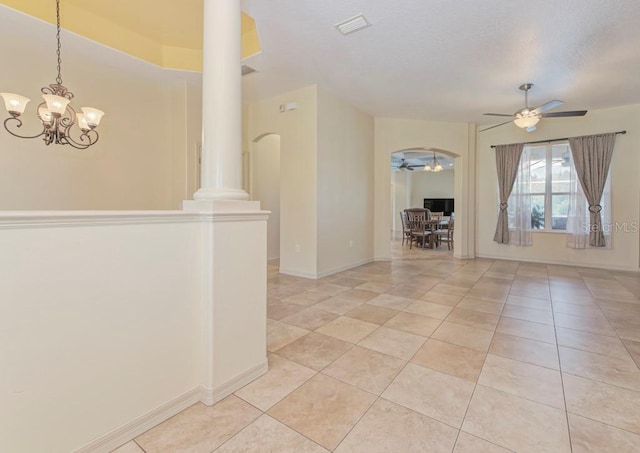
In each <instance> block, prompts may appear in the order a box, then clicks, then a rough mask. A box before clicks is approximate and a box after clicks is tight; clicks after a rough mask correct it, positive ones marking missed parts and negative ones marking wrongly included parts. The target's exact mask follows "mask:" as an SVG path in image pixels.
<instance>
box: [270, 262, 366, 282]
mask: <svg viewBox="0 0 640 453" xmlns="http://www.w3.org/2000/svg"><path fill="white" fill-rule="evenodd" d="M373 261H375V260H374V259H373V258H367V259H365V260H362V261H358V262H356V263H351V264H346V265H344V266H340V267H336V268H333V269H329V270H327V271H323V272H316V273H315V274H314V273H311V272H299V271H294V270H291V269H286V268H282V267H281V268H280V273H281V274H285V275H291V276H293V277H302V278H310V279H313V280H317V279H319V278H324V277H328V276H329V275H333V274H337V273H338V272H343V271H347V270H349V269H353V268H354V267H358V266H363V265H365V264H369V263H372V262H373Z"/></svg>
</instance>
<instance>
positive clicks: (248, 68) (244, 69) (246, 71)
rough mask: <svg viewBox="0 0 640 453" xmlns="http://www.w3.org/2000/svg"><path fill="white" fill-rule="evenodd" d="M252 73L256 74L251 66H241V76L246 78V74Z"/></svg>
mask: <svg viewBox="0 0 640 453" xmlns="http://www.w3.org/2000/svg"><path fill="white" fill-rule="evenodd" d="M252 72H256V70H255V69H253V68H252V67H251V66H247V65H246V64H243V65H242V75H243V76H246V75H247V74H251V73H252Z"/></svg>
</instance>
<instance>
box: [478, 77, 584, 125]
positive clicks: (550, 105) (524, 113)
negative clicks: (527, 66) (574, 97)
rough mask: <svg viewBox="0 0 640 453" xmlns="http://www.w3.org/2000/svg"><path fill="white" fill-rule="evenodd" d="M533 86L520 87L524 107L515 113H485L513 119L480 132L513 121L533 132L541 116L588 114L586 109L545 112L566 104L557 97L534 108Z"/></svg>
mask: <svg viewBox="0 0 640 453" xmlns="http://www.w3.org/2000/svg"><path fill="white" fill-rule="evenodd" d="M532 87H533V83H525V84H522V85H520V86H519V87H518V88H519V89H520V90H522V91H524V108H522V109H520V110H518V111H517V112H515V113H514V114H513V115H508V114H503V113H483V115H489V116H503V117H509V118H512V119H510V120H509V121H505V122H504V123H500V124H496V125H495V126H491V127H487V128H486V129H481V130H480V132H484V131H488V130H489V129H493V128H495V127H499V126H503V125H505V124H508V123H511V122H513V123H514V124H515V125H516V126H518V127H519V128H522V129H524V130H526V131H527V132H533V131H535V130H536V124H538V121H540V119H541V118H563V117H568V116H584V115H586V114H587V111H586V110H572V111H568V112H551V113H545V112H547V111H549V110H551V109H554V108H556V107H559V106H561V105H562V104H564V102H563V101H559V100H557V99H554V100H552V101H549V102H545V103H544V104H542V105H541V106H540V107H536V108H533V109H532V108H530V107H529V90H530V89H531V88H532Z"/></svg>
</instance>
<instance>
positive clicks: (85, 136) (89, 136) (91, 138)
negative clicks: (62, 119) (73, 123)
mask: <svg viewBox="0 0 640 453" xmlns="http://www.w3.org/2000/svg"><path fill="white" fill-rule="evenodd" d="M99 139H100V134H98V132H97V131H95V130H90V131H87V132H83V133H82V134H80V137H79V138H78V140H79V141H76V140H74V139H73V137H71V134H70V133H69V128H67V129H65V134H64V137H63V138H62V139H61V140H60V141H61V143H63V144H65V145H71V146H72V147H74V148H76V149H87V148H88V147H90V146H91V145H95V144H96V143H97V142H98V140H99ZM85 140H86V142H85ZM82 142H85V143H82Z"/></svg>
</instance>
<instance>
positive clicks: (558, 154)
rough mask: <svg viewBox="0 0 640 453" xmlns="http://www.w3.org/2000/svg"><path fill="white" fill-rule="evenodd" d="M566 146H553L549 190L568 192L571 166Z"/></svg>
mask: <svg viewBox="0 0 640 453" xmlns="http://www.w3.org/2000/svg"><path fill="white" fill-rule="evenodd" d="M569 153H570V151H569V147H568V146H554V147H553V148H552V152H551V192H569V190H570V186H571V166H570V163H569V162H570V161H569Z"/></svg>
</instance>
